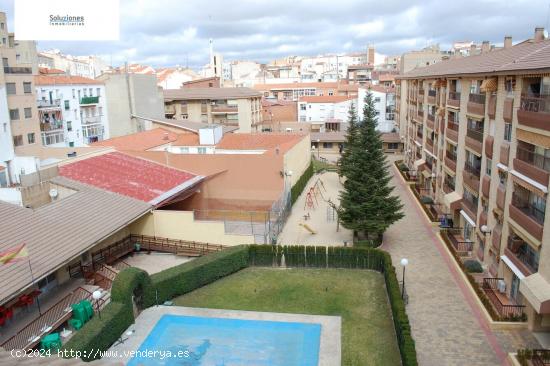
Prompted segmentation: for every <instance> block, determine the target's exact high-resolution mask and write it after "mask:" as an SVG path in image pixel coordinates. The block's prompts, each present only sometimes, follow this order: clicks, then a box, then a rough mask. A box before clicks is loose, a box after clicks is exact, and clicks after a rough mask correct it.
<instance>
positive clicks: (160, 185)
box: [59, 152, 196, 203]
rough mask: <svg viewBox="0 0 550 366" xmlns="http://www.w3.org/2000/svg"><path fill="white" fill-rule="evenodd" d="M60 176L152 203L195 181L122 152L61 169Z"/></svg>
mask: <svg viewBox="0 0 550 366" xmlns="http://www.w3.org/2000/svg"><path fill="white" fill-rule="evenodd" d="M59 174H60V175H61V176H63V177H66V178H69V179H72V180H76V181H78V182H81V183H84V184H88V185H91V186H94V187H96V188H100V189H103V190H106V191H110V192H114V193H118V194H121V195H124V196H128V197H132V198H135V199H138V200H141V201H145V202H150V203H152V201H155V199H159V197H161V196H163V195H166V194H168V193H169V192H170V191H173V190H175V189H177V187H178V186H181V185H182V184H185V183H186V182H188V181H190V180H191V179H193V178H195V177H196V175H194V174H191V173H188V172H185V171H181V170H177V169H174V168H169V167H167V166H164V165H160V164H157V163H153V162H150V161H147V160H144V159H139V158H135V157H132V156H129V155H126V154H122V153H119V152H113V153H109V154H103V155H99V156H94V157H91V158H88V159H84V160H79V161H76V162H74V163H70V164H67V165H62V166H60V168H59Z"/></svg>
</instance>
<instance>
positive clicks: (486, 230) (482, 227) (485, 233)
mask: <svg viewBox="0 0 550 366" xmlns="http://www.w3.org/2000/svg"><path fill="white" fill-rule="evenodd" d="M480 230H481V232H482V233H483V234H484V235H487V234H491V230H489V228H488V227H487V225H481V227H480Z"/></svg>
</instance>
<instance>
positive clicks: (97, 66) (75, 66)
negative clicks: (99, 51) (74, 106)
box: [38, 50, 110, 79]
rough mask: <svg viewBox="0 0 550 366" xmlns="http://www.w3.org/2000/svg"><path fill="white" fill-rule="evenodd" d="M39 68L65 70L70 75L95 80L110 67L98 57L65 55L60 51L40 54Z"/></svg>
mask: <svg viewBox="0 0 550 366" xmlns="http://www.w3.org/2000/svg"><path fill="white" fill-rule="evenodd" d="M38 66H40V67H44V68H47V69H58V70H63V71H64V72H66V73H67V74H69V75H73V76H83V77H86V78H91V79H94V78H96V77H98V76H99V75H101V74H102V73H103V72H105V71H107V70H109V69H110V66H109V65H108V64H107V63H106V62H105V61H103V60H102V59H101V58H100V57H98V56H93V55H91V56H71V55H64V54H62V53H61V52H60V51H59V50H50V51H42V52H40V53H39V54H38Z"/></svg>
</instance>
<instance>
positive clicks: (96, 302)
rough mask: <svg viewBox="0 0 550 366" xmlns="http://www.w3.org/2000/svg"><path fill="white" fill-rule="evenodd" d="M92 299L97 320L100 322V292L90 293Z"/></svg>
mask: <svg viewBox="0 0 550 366" xmlns="http://www.w3.org/2000/svg"><path fill="white" fill-rule="evenodd" d="M92 298H93V299H94V300H95V305H96V308H97V315H98V316H99V320H101V311H100V310H99V299H101V291H99V290H95V291H94V292H93V293H92Z"/></svg>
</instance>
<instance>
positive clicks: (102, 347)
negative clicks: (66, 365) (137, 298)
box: [63, 301, 134, 361]
mask: <svg viewBox="0 0 550 366" xmlns="http://www.w3.org/2000/svg"><path fill="white" fill-rule="evenodd" d="M133 322H134V312H133V309H132V305H129V304H124V303H120V302H114V301H113V302H110V303H109V304H107V306H105V307H104V308H103V309H102V310H101V319H99V316H97V315H96V316H94V317H93V318H92V319H91V320H90V321H89V322H87V323H86V324H85V325H84V327H82V329H80V330H79V331H78V332H77V333H76V334H75V335H74V336H73V337H72V338H71V339H69V341H68V342H67V343H66V344H64V345H63V349H64V350H68V351H70V350H73V351H75V352H80V355H81V359H82V360H83V361H93V360H96V359H99V358H100V351H106V350H107V349H109V347H111V345H112V344H113V343H115V342H116V341H117V339H119V338H120V336H121V335H122V334H123V333H124V331H125V330H126V329H128V327H129V326H130V325H132V323H133Z"/></svg>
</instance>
